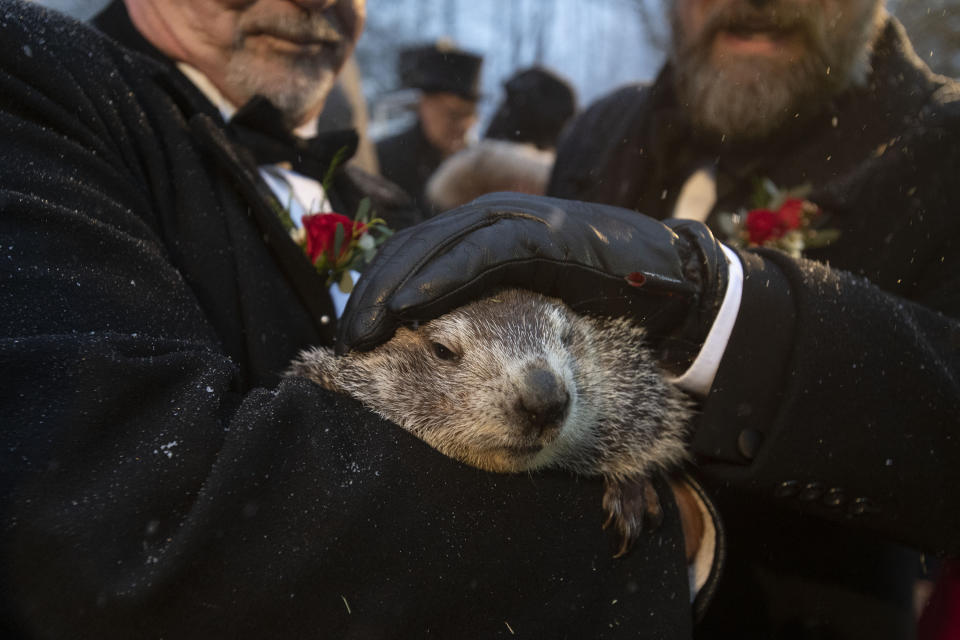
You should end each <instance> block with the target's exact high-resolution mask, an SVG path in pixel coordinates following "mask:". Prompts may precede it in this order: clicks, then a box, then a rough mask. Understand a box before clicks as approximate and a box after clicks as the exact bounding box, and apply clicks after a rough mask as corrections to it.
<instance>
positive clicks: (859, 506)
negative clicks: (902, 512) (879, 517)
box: [847, 498, 880, 516]
mask: <svg viewBox="0 0 960 640" xmlns="http://www.w3.org/2000/svg"><path fill="white" fill-rule="evenodd" d="M847 511H848V512H849V513H850V515H852V516H862V515H864V514H867V513H880V509H878V508H877V507H876V505H875V504H873V502H871V501H870V499H869V498H856V499H855V500H854V501H853V502H851V503H850V506H849V507H848V508H847Z"/></svg>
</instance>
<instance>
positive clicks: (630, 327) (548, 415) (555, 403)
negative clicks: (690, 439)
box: [288, 289, 691, 556]
mask: <svg viewBox="0 0 960 640" xmlns="http://www.w3.org/2000/svg"><path fill="white" fill-rule="evenodd" d="M288 374H289V375H299V376H305V377H307V378H310V379H311V380H313V381H315V382H317V383H319V384H320V385H322V386H323V387H325V388H327V389H330V390H333V391H340V392H344V393H347V394H349V395H351V396H353V397H354V398H356V399H358V400H360V401H361V402H362V403H363V404H365V405H366V406H367V407H369V408H370V409H372V410H374V411H376V412H377V413H379V414H380V415H382V416H383V417H385V418H387V419H388V420H391V421H393V422H395V423H397V424H399V425H400V426H402V427H404V428H405V429H407V430H409V431H410V432H411V433H413V434H415V435H416V436H418V437H419V438H421V439H422V440H424V441H426V442H427V443H428V444H430V445H432V446H433V447H435V448H436V449H438V450H439V451H441V452H442V453H444V454H446V455H448V456H450V457H452V458H455V459H457V460H460V461H462V462H465V463H467V464H470V465H473V466H475V467H479V468H480V469H486V470H489V471H497V472H507V473H509V472H520V471H530V470H533V469H539V468H543V467H561V468H564V469H569V470H571V471H574V472H576V473H579V474H586V475H601V476H603V478H604V479H605V486H606V491H605V493H604V497H603V507H604V509H605V510H606V512H607V514H608V517H607V520H606V524H605V525H604V526H605V527H606V526H608V525H610V524H611V523H612V524H614V525H615V526H616V528H617V530H618V531H619V534H620V542H621V544H620V546H619V550H618V552H617V555H618V556H619V555H622V554H624V553H626V551H627V550H629V548H630V546H631V544H632V542H633V541H634V540H635V539H636V537H637V536H638V535H639V534H640V532H641V531H642V530H643V529H644V528H645V527H646V528H648V529H651V528H655V527H656V526H657V525H658V524H659V522H660V519H661V511H660V504H659V502H658V500H657V495H656V492H655V491H654V490H653V488H652V485H651V484H650V482H649V481H648V478H649V477H650V475H651V474H652V473H653V472H654V471H657V470H669V469H671V468H675V467H676V466H678V465H679V464H680V463H681V462H682V461H683V460H684V459H685V457H686V450H685V445H684V443H685V440H686V438H685V436H686V431H687V423H688V419H689V417H690V415H691V402H690V400H689V399H688V398H687V396H686V395H685V394H684V393H683V392H682V391H680V390H679V389H677V388H676V387H675V386H674V385H672V384H671V383H669V382H668V381H667V380H666V379H665V377H664V374H663V372H662V371H661V370H660V369H659V368H658V366H657V364H656V363H655V361H654V360H653V358H652V357H651V353H650V351H649V349H648V348H647V347H646V346H645V343H644V331H643V329H642V328H640V327H638V326H636V325H635V324H632V323H631V322H630V321H628V320H626V319H623V318H600V317H589V316H579V315H577V314H575V313H573V312H572V311H571V310H570V309H569V308H568V307H567V306H566V305H565V304H563V303H562V302H560V301H559V300H554V299H551V298H547V297H544V296H541V295H538V294H534V293H531V292H526V291H521V290H515V289H511V290H505V291H501V292H499V293H498V294H496V295H494V296H491V297H488V298H486V299H483V300H479V301H477V302H473V303H470V304H467V305H465V306H463V307H460V308H458V309H455V310H453V311H451V312H449V313H447V314H445V315H443V316H441V317H439V318H437V319H435V320H431V321H430V322H426V323H423V324H421V325H419V326H414V327H410V328H400V329H398V330H397V332H396V334H395V335H394V336H393V338H392V339H390V340H389V341H388V342H386V343H385V344H382V345H380V346H379V347H377V348H376V349H373V350H372V351H368V352H353V353H350V354H348V355H346V356H343V357H335V356H334V355H333V352H332V350H330V349H312V350H308V351H304V352H302V353H301V354H300V355H299V357H298V359H297V360H296V361H295V362H294V363H293V364H292V366H291V369H290V370H289V372H288Z"/></svg>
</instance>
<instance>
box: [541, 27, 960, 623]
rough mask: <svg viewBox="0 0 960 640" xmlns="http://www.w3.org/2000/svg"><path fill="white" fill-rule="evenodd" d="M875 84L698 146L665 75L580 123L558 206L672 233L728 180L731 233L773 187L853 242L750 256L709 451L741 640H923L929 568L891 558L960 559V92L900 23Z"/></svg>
mask: <svg viewBox="0 0 960 640" xmlns="http://www.w3.org/2000/svg"><path fill="white" fill-rule="evenodd" d="M872 68H873V71H872V74H871V75H870V78H869V81H868V83H867V85H866V86H864V87H861V88H857V89H853V90H850V91H848V92H846V93H844V94H843V95H841V96H838V97H837V98H836V99H835V100H834V101H833V102H832V103H831V104H829V105H828V106H827V108H826V109H825V110H823V111H819V112H816V113H810V114H808V113H798V114H797V123H798V124H795V125H791V130H790V132H787V133H783V134H782V135H780V136H777V137H776V142H762V143H756V144H753V145H749V146H735V145H732V144H730V143H729V141H726V140H723V139H721V138H719V136H718V137H717V139H706V138H705V137H704V136H702V135H696V134H694V133H693V132H692V131H691V128H690V127H689V125H688V124H687V123H686V121H685V118H684V116H683V113H682V110H681V109H680V108H679V106H678V104H677V100H676V97H675V95H674V93H673V88H672V71H671V69H670V67H669V65H668V66H667V67H665V68H664V70H663V72H662V73H661V74H660V76H659V77H658V78H657V80H656V82H654V83H653V84H652V85H649V86H641V85H637V86H631V87H627V88H624V89H621V90H619V91H617V92H615V93H613V94H611V95H610V96H608V97H606V98H604V99H602V100H600V101H599V102H598V103H596V104H595V105H593V106H592V107H591V108H590V109H589V110H588V111H587V112H586V113H584V114H583V115H582V116H580V117H579V118H578V120H577V121H576V122H575V123H574V124H573V125H572V127H571V128H570V129H569V131H568V133H567V135H566V137H565V139H564V141H563V142H562V143H561V145H560V148H559V151H558V157H557V161H556V165H555V168H554V172H553V175H552V177H551V183H550V187H549V193H550V195H554V196H559V197H565V198H573V199H579V200H592V201H597V202H603V203H607V204H614V205H619V206H623V207H627V208H632V209H635V210H637V211H640V212H643V213H646V214H649V215H652V216H654V217H657V218H661V219H662V218H666V217H668V216H670V215H671V213H672V211H673V208H674V205H675V203H676V200H677V197H678V193H679V191H680V187H681V186H682V185H683V183H684V181H685V180H686V179H687V178H688V177H689V176H690V175H691V173H692V172H693V171H694V170H695V169H697V168H698V167H701V166H704V165H707V166H711V167H712V168H713V169H715V171H716V174H717V191H718V193H717V195H718V201H717V204H716V206H715V207H714V209H713V213H712V215H711V217H710V218H708V221H707V222H708V224H710V225H711V226H712V227H713V229H714V230H715V232H717V233H718V234H720V235H721V238H722V237H723V236H722V230H721V227H720V225H719V224H717V222H718V218H717V214H718V213H719V212H734V211H737V210H738V209H740V208H741V207H744V208H747V209H749V208H751V203H750V200H751V194H752V193H753V191H754V189H755V181H756V179H759V178H769V179H771V180H772V181H773V182H774V183H776V184H777V185H778V186H779V187H781V188H792V187H797V186H799V185H802V184H809V185H810V186H811V187H812V188H813V192H812V195H811V196H810V199H811V200H813V201H815V202H817V203H818V204H819V205H821V207H822V208H823V209H824V210H825V216H824V217H823V219H822V220H821V221H820V224H821V225H822V226H823V227H824V228H835V229H838V230H839V231H840V232H841V235H840V237H839V239H838V240H837V241H836V242H834V243H833V244H831V245H829V246H827V247H825V248H822V249H816V250H809V251H808V252H807V253H806V256H807V257H808V258H811V259H813V260H815V261H810V260H795V259H792V258H790V257H788V256H787V255H785V254H783V253H780V252H778V251H773V250H758V251H744V252H741V255H742V256H743V260H744V263H745V264H744V267H745V273H746V282H745V285H744V293H743V303H742V306H741V310H740V314H739V316H738V319H737V323H736V326H735V327H734V330H733V335H732V337H731V341H730V343H729V346H728V348H727V350H726V352H725V354H724V358H723V361H722V362H721V364H720V369H719V372H718V375H717V377H716V380H715V383H714V385H713V388H712V389H711V392H710V395H709V397H708V398H707V399H706V401H705V403H704V406H703V413H702V415H701V418H700V420H699V422H698V426H697V431H696V434H695V437H694V440H693V447H694V450H695V452H696V453H697V455H698V458H699V459H700V462H701V465H700V469H701V472H702V474H703V476H704V477H705V478H706V479H707V480H708V481H709V482H710V486H711V487H712V489H713V491H714V493H715V495H717V496H718V498H719V500H720V507H721V513H722V514H723V515H724V520H725V524H726V526H727V528H728V533H729V537H728V539H729V545H730V548H731V553H730V555H729V562H728V564H727V572H726V573H725V577H724V579H723V581H722V583H721V588H720V591H719V594H720V596H718V598H717V599H716V600H715V601H714V606H713V607H712V608H711V615H714V616H715V617H723V618H725V621H724V622H723V624H729V625H730V626H731V627H732V628H733V629H736V633H737V634H738V636H739V637H747V636H746V635H745V634H746V631H747V630H750V629H753V630H754V631H755V632H756V635H757V636H758V637H768V634H770V633H775V632H777V631H779V632H781V633H785V634H789V633H795V634H797V633H801V631H805V632H807V633H810V634H812V637H851V638H863V637H870V638H881V637H909V635H910V633H911V631H912V630H911V628H910V627H911V625H912V619H913V612H912V611H911V608H910V602H911V591H910V587H911V580H910V579H909V578H910V577H912V576H914V575H916V574H917V572H918V569H917V566H914V565H912V564H910V563H911V562H912V560H911V558H912V557H915V555H914V554H907V553H904V552H903V550H902V549H901V548H900V547H898V546H896V545H894V544H892V543H890V542H887V541H897V542H900V543H905V544H906V545H909V546H911V547H916V548H919V549H921V550H924V551H926V552H933V553H934V554H936V553H957V552H958V551H960V491H957V490H956V489H955V487H957V486H958V483H960V464H958V463H960V321H958V318H960V180H957V169H958V167H960V89H958V84H957V83H956V82H954V81H951V80H948V79H946V78H943V77H939V76H935V75H933V74H932V73H930V71H929V69H927V68H926V67H925V66H924V64H923V63H922V62H921V61H920V60H919V59H918V58H917V57H916V55H915V54H914V53H913V51H912V48H911V47H910V44H909V41H908V40H907V39H906V36H905V34H904V33H903V30H902V27H901V26H900V25H899V23H897V22H896V21H895V20H893V19H890V20H889V21H888V23H887V24H886V27H885V29H884V31H883V33H882V36H881V39H880V41H879V42H878V43H877V46H876V48H875V52H874V56H873V60H872ZM810 516H816V517H814V518H811V517H810ZM917 564H918V565H919V563H917ZM905 575H906V576H907V579H902V578H903V577H904V576H905ZM898 580H899V581H898ZM778 581H779V583H778ZM777 584H779V586H775V585H777ZM725 590H726V592H727V593H728V595H729V596H730V597H729V598H723V597H721V596H722V595H723V594H724V592H725ZM765 614H769V616H770V617H771V618H772V619H775V620H776V621H777V622H774V623H773V624H775V625H777V624H782V625H784V626H782V627H779V628H772V629H771V628H769V627H766V626H765V625H766V620H765ZM707 621H708V622H709V621H710V618H709V617H708V620H707ZM715 622H716V621H715ZM754 623H756V624H754ZM788 625H795V626H794V627H793V628H790V627H789V626H788ZM718 628H719V629H720V632H719V633H718V635H717V637H725V636H724V634H729V633H732V632H733V631H732V630H731V628H730V627H727V626H720V623H718ZM826 628H829V629H830V631H829V632H826V631H825V629H826ZM704 633H706V631H705V632H704ZM818 633H820V634H823V633H826V634H827V635H826V636H821V635H816V634H818ZM830 634H836V636H834V635H830ZM790 637H802V636H799V635H796V636H790Z"/></svg>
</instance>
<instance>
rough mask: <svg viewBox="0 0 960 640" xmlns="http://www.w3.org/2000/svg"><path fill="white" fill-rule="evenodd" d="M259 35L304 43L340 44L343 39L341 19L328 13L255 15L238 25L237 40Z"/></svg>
mask: <svg viewBox="0 0 960 640" xmlns="http://www.w3.org/2000/svg"><path fill="white" fill-rule="evenodd" d="M260 34H266V35H269V36H273V37H276V38H280V39H282V40H289V41H290V42H298V43H304V44H312V43H324V44H330V45H341V44H343V43H344V41H345V39H346V38H345V35H344V33H343V26H342V25H341V24H340V21H339V20H337V18H336V16H335V15H334V14H332V13H329V12H313V13H307V14H306V15H299V16H292V15H277V14H273V15H263V16H255V17H252V18H251V19H250V20H248V21H245V22H241V23H240V25H239V35H238V39H241V40H242V39H243V38H245V37H248V36H254V35H260Z"/></svg>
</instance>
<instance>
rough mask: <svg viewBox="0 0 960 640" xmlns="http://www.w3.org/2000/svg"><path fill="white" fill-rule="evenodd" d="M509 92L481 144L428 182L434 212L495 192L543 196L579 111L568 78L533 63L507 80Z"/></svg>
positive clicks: (442, 167)
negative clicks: (565, 134)
mask: <svg viewBox="0 0 960 640" xmlns="http://www.w3.org/2000/svg"><path fill="white" fill-rule="evenodd" d="M503 86H504V91H505V94H506V95H505V96H504V98H503V101H502V102H501V103H500V106H499V107H498V108H497V110H496V112H495V113H494V115H493V118H492V119H491V121H490V124H489V125H488V126H487V130H486V133H485V134H484V137H483V139H482V140H480V142H478V143H477V144H474V145H471V146H470V147H468V148H467V149H464V150H463V151H460V152H459V153H457V154H455V155H453V156H451V157H450V158H448V159H446V160H445V161H444V162H443V163H442V164H441V165H440V166H439V167H438V168H437V170H436V171H435V172H434V174H433V175H432V176H431V177H430V180H429V181H428V183H427V189H426V193H427V198H428V200H429V201H430V203H431V205H432V207H433V209H434V210H437V211H446V210H448V209H452V208H454V207H456V206H459V205H461V204H465V203H467V202H470V201H471V200H473V199H474V198H477V197H479V196H481V195H483V194H485V193H490V192H493V191H514V192H519V193H529V194H540V195H542V194H543V193H544V192H545V191H546V188H547V180H548V179H549V177H550V170H551V168H552V167H553V158H554V148H555V147H556V144H557V138H558V137H559V136H560V132H561V131H562V130H563V127H564V125H565V124H566V123H567V122H568V121H569V120H570V118H571V117H573V115H574V113H576V110H577V96H576V92H575V91H574V89H573V87H572V86H571V85H570V83H569V82H567V81H566V80H565V79H564V78H561V77H560V76H559V75H557V74H556V73H554V72H552V71H550V70H548V69H544V68H543V67H538V66H535V67H530V68H528V69H523V70H521V71H518V72H517V73H515V74H514V75H512V76H511V77H510V78H509V79H508V80H507V81H506V82H505V83H504V85H503Z"/></svg>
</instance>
